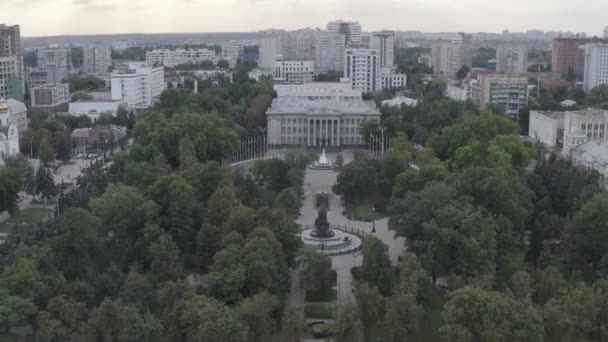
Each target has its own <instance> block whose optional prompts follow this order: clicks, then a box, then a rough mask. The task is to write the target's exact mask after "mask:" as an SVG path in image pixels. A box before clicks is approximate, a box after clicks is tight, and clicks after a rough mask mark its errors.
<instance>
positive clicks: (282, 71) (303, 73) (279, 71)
mask: <svg viewBox="0 0 608 342" xmlns="http://www.w3.org/2000/svg"><path fill="white" fill-rule="evenodd" d="M314 75H315V61H276V62H275V63H274V73H273V77H274V78H275V79H284V80H286V81H288V82H312V80H313V78H314Z"/></svg>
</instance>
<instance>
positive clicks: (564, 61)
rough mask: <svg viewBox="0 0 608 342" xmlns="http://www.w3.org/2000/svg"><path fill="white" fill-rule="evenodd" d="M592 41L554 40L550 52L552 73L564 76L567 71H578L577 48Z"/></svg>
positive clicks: (578, 54) (581, 39) (578, 39)
mask: <svg viewBox="0 0 608 342" xmlns="http://www.w3.org/2000/svg"><path fill="white" fill-rule="evenodd" d="M591 42H592V40H590V39H585V38H555V39H553V48H552V51H551V67H552V69H553V71H554V72H559V73H560V74H562V75H566V74H567V73H568V72H569V71H570V72H576V71H577V70H579V69H580V61H579V59H580V57H581V56H580V53H579V47H580V46H582V45H584V44H587V43H591Z"/></svg>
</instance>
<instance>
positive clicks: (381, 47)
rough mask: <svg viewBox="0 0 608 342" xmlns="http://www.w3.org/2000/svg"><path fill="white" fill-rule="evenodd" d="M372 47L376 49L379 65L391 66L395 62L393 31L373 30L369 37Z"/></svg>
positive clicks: (383, 66)
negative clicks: (370, 37)
mask: <svg viewBox="0 0 608 342" xmlns="http://www.w3.org/2000/svg"><path fill="white" fill-rule="evenodd" d="M370 47H371V48H372V49H375V50H378V53H379V55H378V57H379V61H380V67H382V68H392V67H393V66H394V64H395V32H394V31H380V32H374V33H373V36H372V39H371V46H370Z"/></svg>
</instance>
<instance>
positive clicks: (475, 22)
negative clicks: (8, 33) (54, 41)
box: [0, 0, 608, 36]
mask: <svg viewBox="0 0 608 342" xmlns="http://www.w3.org/2000/svg"><path fill="white" fill-rule="evenodd" d="M152 4H153V5H152ZM0 8H1V10H0V23H7V24H20V25H21V32H22V35H23V36H41V35H43V36H49V35H58V34H96V33H102V34H103V33H135V32H137V33H157V32H236V31H257V30H260V29H265V28H271V27H272V28H284V29H295V28H302V27H324V26H325V24H326V23H327V22H328V21H330V20H335V19H345V20H356V21H359V22H360V23H361V25H362V26H363V30H365V31H371V30H378V29H384V28H386V29H394V30H419V31H425V32H440V31H454V32H458V31H466V32H481V31H483V32H500V31H502V30H503V29H506V28H507V29H510V30H511V31H524V30H528V29H541V30H545V31H573V32H587V33H588V34H591V35H599V34H600V32H601V31H602V30H603V27H604V26H608V15H607V13H608V0H582V1H579V2H577V1H572V0H0Z"/></svg>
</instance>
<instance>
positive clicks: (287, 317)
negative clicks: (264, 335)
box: [281, 308, 304, 342]
mask: <svg viewBox="0 0 608 342" xmlns="http://www.w3.org/2000/svg"><path fill="white" fill-rule="evenodd" d="M303 335H304V311H303V310H302V309H301V308H286V309H285V311H283V319H281V341H285V342H299V341H300V340H301V338H302V336H303Z"/></svg>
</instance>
